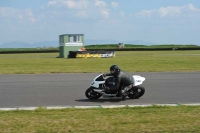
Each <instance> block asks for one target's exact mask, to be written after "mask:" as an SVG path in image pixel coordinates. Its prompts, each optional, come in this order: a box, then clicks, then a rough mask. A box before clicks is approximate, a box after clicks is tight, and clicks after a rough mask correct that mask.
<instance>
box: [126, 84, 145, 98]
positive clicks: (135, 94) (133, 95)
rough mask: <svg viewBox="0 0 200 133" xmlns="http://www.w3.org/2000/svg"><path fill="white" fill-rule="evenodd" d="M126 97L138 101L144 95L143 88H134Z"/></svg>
mask: <svg viewBox="0 0 200 133" xmlns="http://www.w3.org/2000/svg"><path fill="white" fill-rule="evenodd" d="M128 92H129V94H128V97H129V98H131V99H138V98H140V97H141V96H143V95H144V93H145V88H144V87H143V86H134V87H133V88H131V89H130V90H129V91H128Z"/></svg>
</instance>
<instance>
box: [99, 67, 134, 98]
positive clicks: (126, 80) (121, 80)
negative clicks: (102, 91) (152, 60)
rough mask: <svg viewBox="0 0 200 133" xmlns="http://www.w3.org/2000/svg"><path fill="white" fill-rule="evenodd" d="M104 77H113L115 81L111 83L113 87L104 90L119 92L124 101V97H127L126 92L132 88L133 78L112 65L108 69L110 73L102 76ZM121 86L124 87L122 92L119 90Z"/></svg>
mask: <svg viewBox="0 0 200 133" xmlns="http://www.w3.org/2000/svg"><path fill="white" fill-rule="evenodd" d="M106 76H113V77H114V78H115V81H113V82H114V83H113V86H109V87H107V88H106V89H107V90H111V91H113V90H117V91H121V97H122V100H125V98H126V96H127V95H128V93H127V91H128V90H129V89H131V88H132V87H133V86H132V85H133V77H132V76H130V75H129V74H128V73H126V72H125V71H123V70H121V69H120V68H119V67H118V66H117V65H112V66H111V67H110V73H104V74H103V77H106ZM122 85H124V86H125V88H124V89H123V90H119V89H120V88H121V87H122Z"/></svg>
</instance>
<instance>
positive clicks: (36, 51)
mask: <svg viewBox="0 0 200 133" xmlns="http://www.w3.org/2000/svg"><path fill="white" fill-rule="evenodd" d="M54 52H59V50H55V49H54V50H50V49H49V50H48V49H44V50H35V49H33V50H10V51H9V50H6V51H0V54H17V53H54Z"/></svg>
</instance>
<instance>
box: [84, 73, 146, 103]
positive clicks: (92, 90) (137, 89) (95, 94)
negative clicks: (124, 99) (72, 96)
mask: <svg viewBox="0 0 200 133" xmlns="http://www.w3.org/2000/svg"><path fill="white" fill-rule="evenodd" d="M113 78H114V77H112V76H110V77H108V78H107V79H105V78H104V77H103V76H102V74H100V75H98V76H97V77H95V78H94V80H93V81H92V83H91V85H90V87H89V88H88V89H87V90H86V91H85V96H86V97H87V98H88V99H91V100H94V99H99V98H100V97H101V96H102V97H121V95H120V94H119V93H120V92H118V91H117V92H116V93H111V92H107V91H106V89H105V86H106V83H107V81H112V79H113ZM133 80H134V84H133V87H132V88H131V89H129V90H128V91H127V93H128V97H129V98H131V99H138V98H140V97H141V96H143V95H144V93H145V88H144V87H143V86H141V85H142V83H143V82H144V81H145V78H144V77H141V76H139V75H133ZM124 87H125V86H122V87H121V90H122V89H124Z"/></svg>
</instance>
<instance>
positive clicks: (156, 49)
mask: <svg viewBox="0 0 200 133" xmlns="http://www.w3.org/2000/svg"><path fill="white" fill-rule="evenodd" d="M88 50H91V51H93V50H94V51H96V50H106V51H111V50H113V51H162V50H163V51H164V50H200V47H180V48H121V49H118V48H117V49H88Z"/></svg>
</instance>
